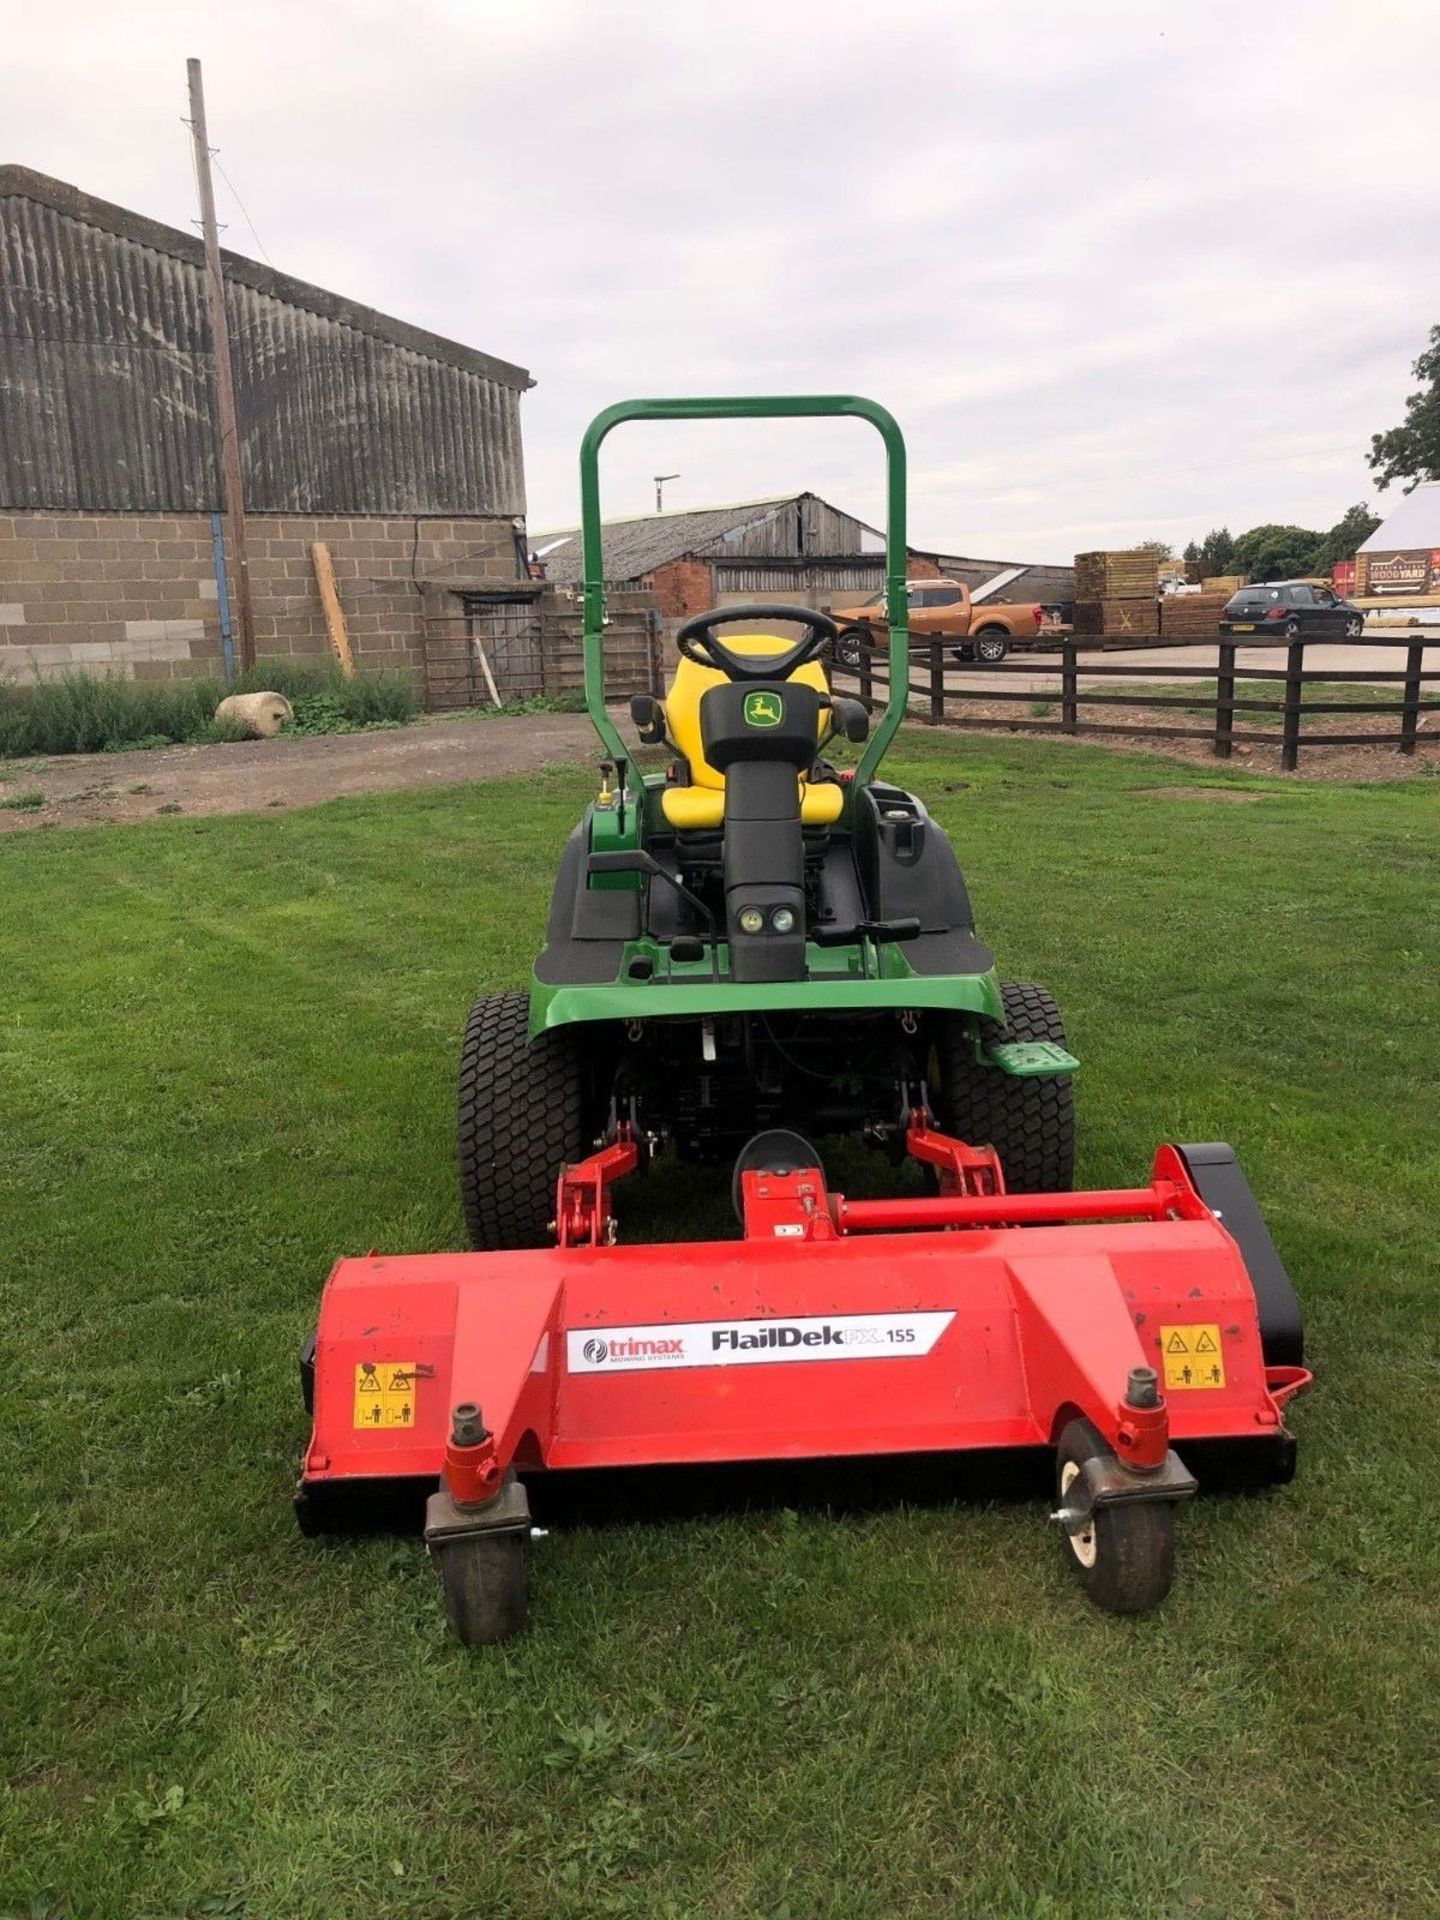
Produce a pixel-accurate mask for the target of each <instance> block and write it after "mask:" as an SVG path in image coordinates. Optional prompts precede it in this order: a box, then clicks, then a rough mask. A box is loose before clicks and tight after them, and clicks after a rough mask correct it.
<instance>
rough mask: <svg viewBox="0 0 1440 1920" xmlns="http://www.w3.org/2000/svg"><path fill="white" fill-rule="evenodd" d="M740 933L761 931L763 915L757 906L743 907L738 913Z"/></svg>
mask: <svg viewBox="0 0 1440 1920" xmlns="http://www.w3.org/2000/svg"><path fill="white" fill-rule="evenodd" d="M740 931H741V933H763V932H764V931H765V916H764V914H763V913H762V912H761V911H760V909H759V907H745V908H744V909H743V910H742V912H741V914H740Z"/></svg>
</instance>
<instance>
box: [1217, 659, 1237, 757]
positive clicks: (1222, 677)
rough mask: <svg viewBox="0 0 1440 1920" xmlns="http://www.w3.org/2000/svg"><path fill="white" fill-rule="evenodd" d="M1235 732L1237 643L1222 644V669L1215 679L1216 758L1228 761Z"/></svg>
mask: <svg viewBox="0 0 1440 1920" xmlns="http://www.w3.org/2000/svg"><path fill="white" fill-rule="evenodd" d="M1234 731H1235V642H1234V641H1233V640H1222V641H1221V642H1220V669H1219V672H1218V673H1217V675H1216V678H1215V758H1216V759H1217V760H1228V759H1229V758H1230V748H1231V745H1232V740H1231V736H1232V734H1233V733H1234Z"/></svg>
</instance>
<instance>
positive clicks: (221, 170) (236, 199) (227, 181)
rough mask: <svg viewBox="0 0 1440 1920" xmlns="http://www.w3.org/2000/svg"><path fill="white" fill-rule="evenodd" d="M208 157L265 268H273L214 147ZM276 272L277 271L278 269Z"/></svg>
mask: <svg viewBox="0 0 1440 1920" xmlns="http://www.w3.org/2000/svg"><path fill="white" fill-rule="evenodd" d="M210 157H211V159H212V160H213V161H214V162H215V171H216V172H217V173H218V174H219V176H220V178H221V179H222V180H223V181H224V182H225V184H226V186H227V187H229V189H230V195H231V198H232V199H233V200H234V202H235V204H236V206H237V207H238V208H239V209H240V212H241V215H242V217H243V219H244V221H245V224H246V226H247V227H248V228H249V229H250V237H251V239H252V240H253V241H254V242H255V244H256V246H257V247H258V248H259V249H260V252H261V253H262V255H264V259H265V264H266V266H267V267H271V268H274V267H275V262H274V261H273V260H272V259H271V258H270V256H269V254H268V253H266V252H265V242H264V241H263V240H262V239H261V238H260V235H259V234H258V232H257V231H256V229H255V222H254V221H253V220H252V219H251V218H250V215H249V214H248V213H247V212H246V210H245V202H244V201H243V200H242V199H241V198H240V196H239V194H238V193H236V191H235V182H234V181H233V180H232V179H231V178H230V176H229V174H228V173H227V172H226V171H225V169H224V167H222V166H221V164H220V152H219V149H218V148H216V147H212V148H211V149H210ZM276 270H277V271H278V269H276Z"/></svg>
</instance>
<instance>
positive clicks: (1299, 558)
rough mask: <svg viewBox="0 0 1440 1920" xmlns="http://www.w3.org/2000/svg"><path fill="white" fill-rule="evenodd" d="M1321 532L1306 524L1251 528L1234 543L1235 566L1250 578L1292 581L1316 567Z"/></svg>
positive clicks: (1322, 539) (1321, 536)
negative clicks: (1314, 531) (1311, 528)
mask: <svg viewBox="0 0 1440 1920" xmlns="http://www.w3.org/2000/svg"><path fill="white" fill-rule="evenodd" d="M1324 539H1325V535H1324V534H1323V533H1313V532H1311V530H1310V529H1309V528H1308V527H1288V526H1274V525H1268V526H1263V527H1251V529H1250V531H1249V532H1248V533H1242V534H1241V535H1240V538H1239V539H1238V540H1237V541H1236V542H1235V567H1236V571H1237V572H1239V573H1248V574H1249V576H1250V578H1251V579H1252V580H1293V579H1295V578H1297V576H1300V575H1304V574H1308V573H1315V572H1317V571H1318V570H1319V554H1320V548H1321V543H1322V542H1323V541H1324Z"/></svg>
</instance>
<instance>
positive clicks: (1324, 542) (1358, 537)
mask: <svg viewBox="0 0 1440 1920" xmlns="http://www.w3.org/2000/svg"><path fill="white" fill-rule="evenodd" d="M1379 524H1380V519H1379V516H1378V515H1377V514H1373V513H1371V511H1370V508H1369V506H1368V505H1367V503H1366V502H1365V501H1363V500H1362V501H1360V502H1359V503H1358V504H1357V505H1356V506H1353V507H1347V509H1346V510H1345V512H1344V513H1342V514H1341V516H1340V518H1339V519H1338V520H1337V521H1336V522H1335V524H1334V526H1333V527H1331V529H1330V531H1329V532H1328V533H1325V534H1322V535H1321V536H1320V545H1319V548H1318V550H1317V554H1316V561H1317V564H1316V569H1315V570H1316V572H1317V573H1329V571H1330V569H1331V568H1332V567H1333V566H1334V564H1335V562H1336V561H1337V560H1350V559H1353V558H1354V555H1355V549H1356V548H1357V547H1358V546H1359V545H1360V543H1361V542H1362V541H1364V540H1368V539H1369V538H1370V536H1371V534H1372V533H1374V531H1375V529H1376V528H1377V527H1378V526H1379Z"/></svg>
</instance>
